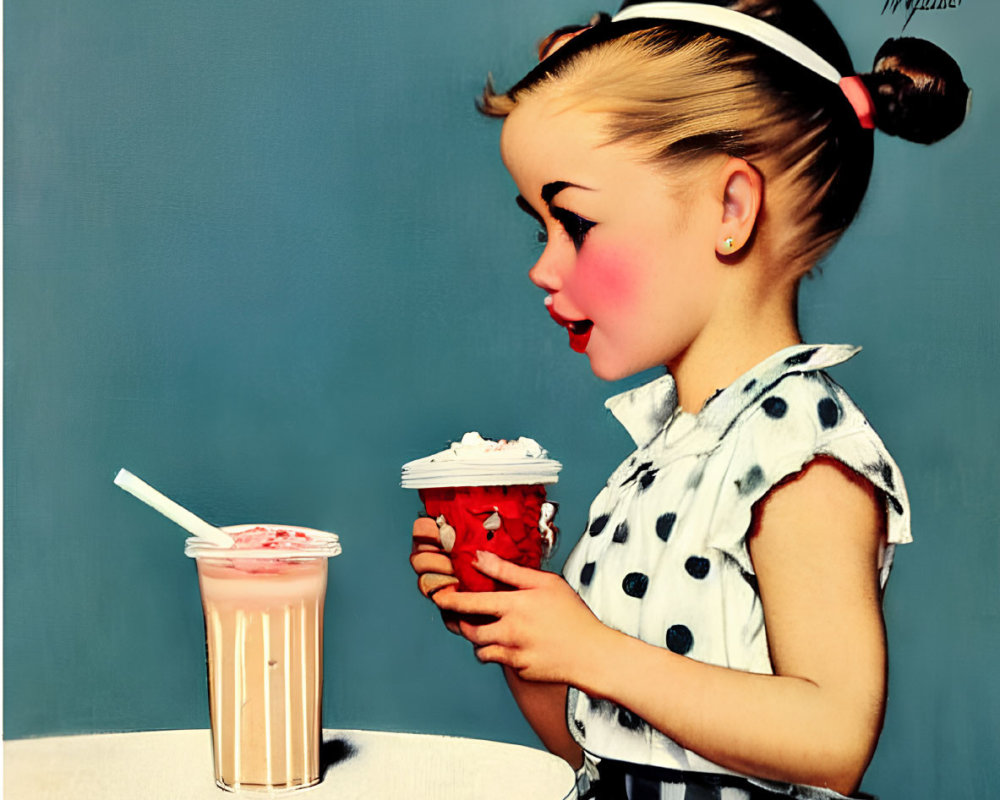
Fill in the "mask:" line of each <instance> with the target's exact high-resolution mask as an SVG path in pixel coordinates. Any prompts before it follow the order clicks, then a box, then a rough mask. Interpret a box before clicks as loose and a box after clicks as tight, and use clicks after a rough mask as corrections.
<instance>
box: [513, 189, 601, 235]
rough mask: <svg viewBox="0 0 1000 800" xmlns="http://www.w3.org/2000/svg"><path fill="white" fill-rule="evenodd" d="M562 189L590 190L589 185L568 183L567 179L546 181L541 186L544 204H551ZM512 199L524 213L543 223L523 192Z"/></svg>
mask: <svg viewBox="0 0 1000 800" xmlns="http://www.w3.org/2000/svg"><path fill="white" fill-rule="evenodd" d="M563 189H586V190H587V191H592V190H591V189H590V187H589V186H581V185H580V184H578V183H570V182H569V181H552V182H551V183H546V184H545V185H544V186H543V187H542V200H544V201H545V205H547V206H551V205H552V201H553V200H555V197H556V195H557V194H559V192H561V191H562V190H563ZM514 201H515V202H516V203H517V205H518V206H519V207H520V209H521V210H522V211H523V212H524V213H525V214H528V215H529V216H531V217H533V218H534V219H536V220H538V222H539V223H540V224H542V225H544V224H545V220H544V219H542V215H541V214H539V213H538V212H537V211H535V208H534V206H532V205H531V203H529V202H528V201H527V200H526V199H525V197H524V195H523V194H519V195H518V196H517V197H515V198H514Z"/></svg>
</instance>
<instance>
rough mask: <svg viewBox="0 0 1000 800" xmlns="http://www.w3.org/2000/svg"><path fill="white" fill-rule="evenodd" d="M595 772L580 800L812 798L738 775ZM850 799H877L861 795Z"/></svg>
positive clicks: (603, 768)
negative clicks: (767, 785)
mask: <svg viewBox="0 0 1000 800" xmlns="http://www.w3.org/2000/svg"><path fill="white" fill-rule="evenodd" d="M598 770H599V772H600V777H599V778H598V780H597V782H596V783H594V784H592V785H591V787H590V790H589V791H588V792H587V793H586V794H584V795H583V796H582V797H581V798H580V800H789V798H809V797H810V795H812V792H810V790H809V789H808V788H805V787H796V786H788V787H787V790H786V791H781V790H780V789H774V790H772V789H767V788H765V787H763V786H757V785H756V784H753V783H750V782H749V781H747V780H745V779H744V778H741V777H739V776H737V775H722V774H712V773H705V772H683V771H680V770H673V769H665V768H662V767H653V766H649V765H646V764H628V763H625V762H622V761H612V760H609V759H602V760H601V762H600V764H599V765H598ZM782 788H784V787H782ZM813 796H814V797H816V798H817V800H818V799H819V798H823V797H828V796H829V795H828V794H827V793H825V792H823V791H822V790H818V791H816V793H815V795H813ZM835 796H836V795H834V797H835ZM852 797H854V798H858V799H859V800H876V798H874V797H873V796H872V795H868V794H861V793H859V794H856V795H852Z"/></svg>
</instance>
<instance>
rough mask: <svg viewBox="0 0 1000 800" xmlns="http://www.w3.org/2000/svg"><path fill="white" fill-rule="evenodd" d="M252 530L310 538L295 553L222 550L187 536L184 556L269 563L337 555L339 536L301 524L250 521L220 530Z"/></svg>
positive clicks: (262, 550)
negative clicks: (274, 530) (288, 532)
mask: <svg viewBox="0 0 1000 800" xmlns="http://www.w3.org/2000/svg"><path fill="white" fill-rule="evenodd" d="M253 528H281V529H285V530H291V531H301V532H302V533H304V534H306V535H307V536H308V537H309V540H310V541H309V543H310V545H315V546H310V547H302V548H297V549H295V550H278V549H275V548H266V549H265V548H259V549H246V550H237V549H235V548H230V547H222V546H220V545H217V544H215V543H213V542H210V541H208V540H206V539H201V538H199V537H197V536H190V537H188V538H187V539H186V540H185V542H184V555H186V556H187V557H188V558H210V559H217V560H226V561H231V560H236V559H239V560H242V559H268V560H271V561H303V560H306V559H312V558H333V557H334V556H337V555H340V553H341V546H340V537H339V536H337V534H335V533H330V532H329V531H319V530H316V529H315V528H306V527H305V526H303V525H287V524H283V523H276V522H250V523H244V524H241V525H226V526H224V527H222V530H223V531H225V532H226V533H240V532H242V531H247V530H251V529H253Z"/></svg>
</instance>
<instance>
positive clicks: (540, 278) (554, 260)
mask: <svg viewBox="0 0 1000 800" xmlns="http://www.w3.org/2000/svg"><path fill="white" fill-rule="evenodd" d="M564 271H565V270H564V268H562V265H561V264H560V263H559V255H558V253H556V252H555V249H554V248H553V247H552V246H551V245H546V247H545V249H544V250H543V251H542V255H541V256H540V257H539V259H538V261H536V262H535V266H533V267H532V268H531V269H530V270H528V279H529V280H530V281H531V282H532V283H533V284H535V286H537V287H539V288H540V289H544V290H545V291H547V292H549V293H551V292H556V291H558V290H559V289H560V287H561V286H562V278H563V273H564Z"/></svg>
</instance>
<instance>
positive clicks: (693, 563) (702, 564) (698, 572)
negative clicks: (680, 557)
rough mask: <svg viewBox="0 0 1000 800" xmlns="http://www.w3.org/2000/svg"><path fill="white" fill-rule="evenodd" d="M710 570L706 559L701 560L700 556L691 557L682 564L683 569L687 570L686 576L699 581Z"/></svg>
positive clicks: (710, 566)
mask: <svg viewBox="0 0 1000 800" xmlns="http://www.w3.org/2000/svg"><path fill="white" fill-rule="evenodd" d="M711 568H712V564H711V562H710V561H709V560H708V559H707V558H702V557H701V556H691V558H689V559H688V560H687V561H685V562H684V569H686V570H687V572H688V575H690V576H691V577H692V578H697V579H698V580H701V579H702V578H704V577H705V576H706V575H708V571H709V570H710V569H711Z"/></svg>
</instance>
